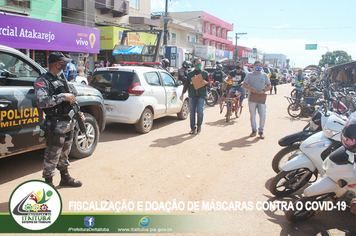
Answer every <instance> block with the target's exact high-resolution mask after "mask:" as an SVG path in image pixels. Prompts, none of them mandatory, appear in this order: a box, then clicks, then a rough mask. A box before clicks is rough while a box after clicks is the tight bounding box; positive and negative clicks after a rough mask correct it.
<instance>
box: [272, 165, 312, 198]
mask: <svg viewBox="0 0 356 236" xmlns="http://www.w3.org/2000/svg"><path fill="white" fill-rule="evenodd" d="M305 174H306V175H307V176H306V178H304V180H303V181H301V178H302V177H303V176H304V175H305ZM312 175H313V173H312V172H311V171H310V170H309V169H306V168H301V169H296V170H290V171H281V172H279V173H278V174H277V175H276V177H274V179H273V180H272V182H271V185H270V187H269V191H270V192H271V193H272V194H273V195H275V196H276V197H285V196H288V195H289V194H291V193H293V192H295V191H297V190H298V189H300V188H301V187H303V186H304V185H306V184H307V183H308V182H309V180H310V178H311V177H312Z"/></svg>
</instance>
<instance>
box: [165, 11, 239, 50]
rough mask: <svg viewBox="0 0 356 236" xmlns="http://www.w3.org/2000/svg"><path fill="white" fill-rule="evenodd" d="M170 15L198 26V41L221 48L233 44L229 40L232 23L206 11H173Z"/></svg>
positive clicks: (223, 48)
mask: <svg viewBox="0 0 356 236" xmlns="http://www.w3.org/2000/svg"><path fill="white" fill-rule="evenodd" d="M170 15H171V16H172V17H173V18H174V19H178V20H180V21H185V22H187V23H189V24H191V25H195V26H196V33H197V40H196V43H198V44H202V45H207V46H212V47H215V48H217V49H221V50H227V48H229V47H231V46H232V41H230V40H228V32H229V31H232V30H233V25H232V24H230V23H227V22H225V21H223V20H221V19H219V18H217V17H215V16H213V15H210V14H208V13H206V12H204V11H191V12H172V13H170Z"/></svg>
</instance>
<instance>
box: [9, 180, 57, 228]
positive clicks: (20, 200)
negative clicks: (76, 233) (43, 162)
mask: <svg viewBox="0 0 356 236" xmlns="http://www.w3.org/2000/svg"><path fill="white" fill-rule="evenodd" d="M61 203H62V202H61V199H60V196H59V194H58V192H57V190H56V189H54V188H53V187H51V186H50V185H48V184H46V183H45V182H43V181H40V180H32V181H28V182H25V183H23V184H21V185H20V186H18V187H17V188H16V189H15V190H14V192H13V193H12V195H11V197H10V201H9V204H10V213H11V215H12V217H13V218H14V220H15V221H16V222H17V223H18V224H19V225H21V226H22V227H24V228H26V229H30V230H41V229H45V228H47V227H48V226H50V225H51V224H53V223H54V222H55V221H56V219H57V218H58V216H59V214H60V212H61V210H62V204H61Z"/></svg>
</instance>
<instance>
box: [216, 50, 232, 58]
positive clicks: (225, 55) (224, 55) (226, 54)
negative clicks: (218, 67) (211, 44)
mask: <svg viewBox="0 0 356 236" xmlns="http://www.w3.org/2000/svg"><path fill="white" fill-rule="evenodd" d="M215 57H217V58H227V59H232V58H233V53H232V52H230V51H226V50H221V49H216V50H215Z"/></svg>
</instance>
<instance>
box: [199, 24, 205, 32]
mask: <svg viewBox="0 0 356 236" xmlns="http://www.w3.org/2000/svg"><path fill="white" fill-rule="evenodd" d="M203 28H204V25H203V24H201V23H199V32H203Z"/></svg>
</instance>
